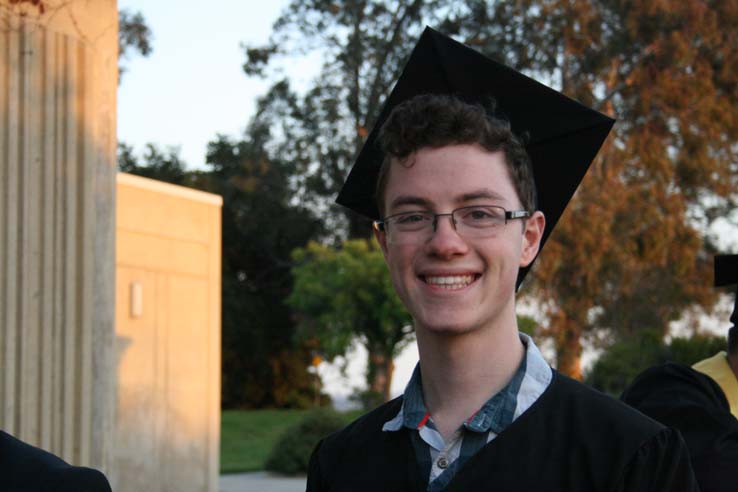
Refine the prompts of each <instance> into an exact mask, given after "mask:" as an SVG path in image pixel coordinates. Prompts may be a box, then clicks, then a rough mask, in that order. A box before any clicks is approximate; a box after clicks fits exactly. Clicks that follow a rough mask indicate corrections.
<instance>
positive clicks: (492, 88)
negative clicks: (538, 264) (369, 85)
mask: <svg viewBox="0 0 738 492" xmlns="http://www.w3.org/2000/svg"><path fill="white" fill-rule="evenodd" d="M419 94H451V95H455V96H457V97H459V98H460V99H462V100H464V101H466V102H470V103H475V102H481V103H482V104H485V103H486V102H487V101H489V100H490V99H491V98H492V99H494V100H495V102H496V105H495V115H497V116H498V117H499V115H504V117H505V119H507V120H508V121H509V122H510V125H511V127H512V130H513V132H514V133H515V134H516V135H518V136H523V135H525V137H526V141H527V144H526V149H527V151H528V155H529V156H530V158H531V161H532V163H533V172H534V174H535V181H536V187H537V192H538V208H539V209H540V210H541V211H543V213H544V214H545V216H546V230H545V231H544V234H543V238H542V241H541V245H543V243H545V241H546V239H547V238H548V236H549V235H550V234H551V231H552V230H553V228H554V226H555V225H556V222H558V220H559V217H560V216H561V214H562V213H563V211H564V209H565V208H566V204H567V203H568V202H569V200H570V199H571V197H572V195H573V194H574V191H576V189H577V186H579V183H580V182H581V180H582V178H583V177H584V175H585V173H586V172H587V169H588V168H589V165H590V164H591V163H592V160H593V159H594V157H595V155H597V151H598V150H599V149H600V146H601V145H602V143H603V142H604V140H605V138H606V137H607V134H608V133H609V132H610V129H611V128H612V125H613V124H614V123H615V120H613V119H612V118H609V117H607V116H605V115H603V114H601V113H599V112H597V111H595V110H593V109H590V108H588V107H586V106H584V105H582V104H580V103H578V102H576V101H574V100H572V99H570V98H568V97H566V96H564V95H563V94H561V93H559V92H557V91H555V90H553V89H551V88H549V87H546V86H545V85H543V84H541V83H539V82H537V81H535V80H533V79H531V78H529V77H526V76H525V75H523V74H521V73H519V72H517V71H515V70H513V69H512V68H509V67H507V66H505V65H502V64H500V63H497V62H495V61H494V60H491V59H490V58H487V57H486V56H484V55H482V54H481V53H478V52H476V51H474V50H473V49H471V48H469V47H467V46H464V45H463V44H461V43H459V42H457V41H454V40H453V39H451V38H449V37H447V36H444V35H443V34H440V33H439V32H437V31H435V30H433V29H431V28H429V27H427V28H426V29H425V31H424V32H423V34H422V35H421V36H420V40H419V41H418V44H417V45H416V46H415V49H414V50H413V52H412V54H411V55H410V59H409V60H408V62H407V65H405V69H404V70H403V72H402V75H400V78H399V80H398V81H397V83H396V84H395V87H394V89H393V90H392V93H391V94H390V95H389V97H388V98H387V102H386V103H385V105H384V107H383V108H382V112H381V113H380V115H379V118H378V119H377V121H376V124H375V126H374V128H373V129H372V131H371V133H370V134H369V137H368V138H367V140H366V142H365V143H364V146H363V148H362V149H361V152H360V153H359V156H358V157H357V159H356V162H355V163H354V166H353V168H352V169H351V172H350V173H349V176H348V178H347V179H346V182H345V183H344V185H343V188H342V189H341V192H340V193H339V195H338V198H336V202H337V203H339V204H341V205H343V206H345V207H348V208H350V209H352V210H354V211H355V212H358V213H359V214H361V215H364V216H367V217H369V218H371V219H375V220H376V219H379V218H380V217H379V210H378V209H377V205H376V202H375V197H374V192H375V187H376V182H377V177H378V173H379V168H380V166H381V164H382V160H383V155H382V152H381V150H380V149H379V147H378V145H377V143H376V138H377V135H378V133H379V128H380V127H381V126H382V124H383V123H384V121H385V120H386V119H387V117H388V116H389V114H390V112H391V111H392V109H393V108H394V107H395V106H397V105H398V104H400V103H401V102H403V101H405V100H407V99H410V98H412V97H413V96H416V95H419ZM529 268H530V267H528V268H525V269H521V272H520V275H519V276H518V285H519V284H520V282H521V281H522V279H523V277H524V276H525V274H526V273H527V271H528V269H529Z"/></svg>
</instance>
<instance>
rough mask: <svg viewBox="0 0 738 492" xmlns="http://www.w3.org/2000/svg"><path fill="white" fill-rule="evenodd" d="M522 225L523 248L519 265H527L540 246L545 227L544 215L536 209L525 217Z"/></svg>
mask: <svg viewBox="0 0 738 492" xmlns="http://www.w3.org/2000/svg"><path fill="white" fill-rule="evenodd" d="M524 224H525V225H524V227H523V248H522V251H521V254H520V266H521V267H527V266H528V265H530V264H531V262H532V261H533V260H534V259H535V257H536V255H537V254H538V250H539V249H540V247H541V238H543V230H544V229H545V228H546V217H544V215H543V212H541V211H540V210H537V211H535V212H533V215H532V216H531V217H529V218H528V219H526V221H525V223H524Z"/></svg>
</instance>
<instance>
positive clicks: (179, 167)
mask: <svg viewBox="0 0 738 492" xmlns="http://www.w3.org/2000/svg"><path fill="white" fill-rule="evenodd" d="M141 161H142V162H141ZM118 169H119V170H120V171H121V172H124V173H130V174H136V175H138V176H143V177H145V178H151V179H157V180H159V181H165V182H167V183H172V184H178V185H183V186H188V185H189V186H192V178H193V176H194V174H191V173H188V171H187V165H186V164H185V163H184V161H182V159H180V157H179V149H178V148H176V147H175V148H169V149H167V150H162V149H160V148H159V147H158V146H156V145H155V144H152V143H149V144H146V150H145V152H144V154H143V156H142V158H141V159H139V158H138V157H136V155H135V154H134V153H133V148H132V147H131V146H130V145H128V144H126V143H124V142H120V143H118Z"/></svg>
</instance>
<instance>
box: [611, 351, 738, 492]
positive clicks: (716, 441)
mask: <svg viewBox="0 0 738 492" xmlns="http://www.w3.org/2000/svg"><path fill="white" fill-rule="evenodd" d="M621 399H622V400H623V401H624V402H626V403H627V404H629V405H632V406H633V407H635V408H637V409H638V410H640V411H641V412H643V413H645V414H646V415H648V416H650V417H652V418H654V419H656V420H658V421H659V422H661V423H663V424H664V425H668V426H669V427H673V428H675V429H678V430H679V431H680V432H681V434H682V436H683V437H684V440H685V442H686V443H687V447H688V448H689V454H690V456H691V459H692V468H693V469H694V473H695V476H696V477H697V482H698V483H699V485H700V489H701V490H702V492H723V491H724V492H727V491H731V492H735V491H736V490H738V420H736V418H735V417H734V416H733V415H732V414H731V413H730V405H729V404H728V400H727V399H726V398H725V394H724V393H723V390H722V389H721V388H720V386H719V385H718V384H717V383H716V382H715V381H714V380H713V379H712V378H710V377H709V376H707V375H705V374H702V373H701V372H699V371H695V370H694V369H692V368H691V367H687V366H683V365H681V364H674V363H667V364H664V365H660V366H656V367H652V368H650V369H647V370H646V371H644V372H643V373H642V374H640V375H639V376H638V377H637V378H636V379H635V380H634V381H633V383H632V384H631V385H630V386H629V387H628V388H627V389H626V390H625V392H624V393H623V395H622V396H621Z"/></svg>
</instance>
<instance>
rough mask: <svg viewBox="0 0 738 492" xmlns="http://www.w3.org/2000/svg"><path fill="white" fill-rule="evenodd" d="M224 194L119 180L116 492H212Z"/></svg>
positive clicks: (131, 178)
mask: <svg viewBox="0 0 738 492" xmlns="http://www.w3.org/2000/svg"><path fill="white" fill-rule="evenodd" d="M221 205H222V199H221V197H219V196H217V195H211V194H208V193H203V192H199V191H195V190H191V189H189V188H183V187H180V186H173V185H170V184H166V183H161V182H158V181H154V180H150V179H146V178H141V177H137V176H132V175H128V174H122V173H121V174H118V206H117V234H116V239H117V241H116V245H117V249H116V252H117V260H116V272H117V279H116V342H115V346H116V352H117V368H118V371H117V374H118V388H117V414H116V425H115V456H114V466H113V475H112V477H111V479H112V485H113V489H114V490H116V491H117V492H139V491H142V490H146V491H150V492H159V491H161V492H164V491H172V492H174V491H177V492H217V490H218V487H217V480H218V474H219V459H218V458H219V447H220V446H219V445H220V269H221V262H220V244H221V243H220V238H221V227H220V216H221V214H220V210H221Z"/></svg>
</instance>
